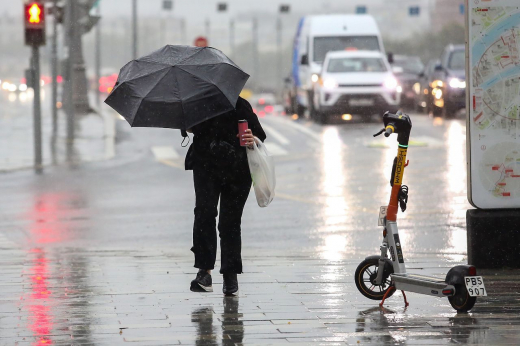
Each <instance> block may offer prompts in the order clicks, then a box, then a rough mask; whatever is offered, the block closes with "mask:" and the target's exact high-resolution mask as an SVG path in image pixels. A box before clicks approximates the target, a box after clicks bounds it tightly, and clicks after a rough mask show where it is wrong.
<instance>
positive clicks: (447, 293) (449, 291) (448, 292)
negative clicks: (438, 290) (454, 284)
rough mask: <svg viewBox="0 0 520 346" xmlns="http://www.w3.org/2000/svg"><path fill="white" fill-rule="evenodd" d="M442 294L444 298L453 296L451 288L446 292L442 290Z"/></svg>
mask: <svg viewBox="0 0 520 346" xmlns="http://www.w3.org/2000/svg"><path fill="white" fill-rule="evenodd" d="M442 294H444V295H445V296H450V295H452V294H453V290H452V289H451V288H450V289H447V290H442Z"/></svg>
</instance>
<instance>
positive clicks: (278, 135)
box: [262, 124, 291, 145]
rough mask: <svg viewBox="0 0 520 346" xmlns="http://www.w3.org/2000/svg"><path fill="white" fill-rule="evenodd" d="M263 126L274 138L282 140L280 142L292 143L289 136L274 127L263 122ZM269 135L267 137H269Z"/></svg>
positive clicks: (284, 143)
mask: <svg viewBox="0 0 520 346" xmlns="http://www.w3.org/2000/svg"><path fill="white" fill-rule="evenodd" d="M262 127H263V128H264V129H265V130H266V131H267V132H268V134H269V136H273V138H274V139H276V140H277V141H278V142H280V144H283V145H286V144H289V143H291V141H289V140H288V139H287V137H285V136H284V135H282V134H281V133H280V132H278V131H276V130H275V129H273V128H272V127H271V126H269V125H265V124H263V125H262ZM269 136H267V137H268V138H269Z"/></svg>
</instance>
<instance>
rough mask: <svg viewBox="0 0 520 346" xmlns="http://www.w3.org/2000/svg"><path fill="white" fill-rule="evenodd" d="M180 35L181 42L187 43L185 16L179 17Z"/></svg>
mask: <svg viewBox="0 0 520 346" xmlns="http://www.w3.org/2000/svg"><path fill="white" fill-rule="evenodd" d="M181 37H182V44H188V38H187V36H186V18H181Z"/></svg>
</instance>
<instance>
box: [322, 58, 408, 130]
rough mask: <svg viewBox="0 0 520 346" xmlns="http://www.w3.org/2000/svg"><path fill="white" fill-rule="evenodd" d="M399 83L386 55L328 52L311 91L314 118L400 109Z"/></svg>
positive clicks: (367, 115)
mask: <svg viewBox="0 0 520 346" xmlns="http://www.w3.org/2000/svg"><path fill="white" fill-rule="evenodd" d="M398 86H399V85H398V81H397V79H396V78H395V77H394V75H393V74H392V71H391V67H390V65H389V63H388V61H387V58H386V56H385V54H383V53H381V52H374V51H338V52H329V53H327V55H326V57H325V61H324V63H323V69H322V72H321V75H320V77H319V80H318V83H315V89H314V99H313V101H314V109H315V118H316V120H318V121H319V122H326V121H327V118H328V117H330V116H334V115H349V114H350V115H352V114H358V115H363V116H366V117H371V116H372V115H373V114H383V113H384V112H386V111H391V112H395V111H397V109H398V108H399V102H400V98H401V94H400V92H399V91H398Z"/></svg>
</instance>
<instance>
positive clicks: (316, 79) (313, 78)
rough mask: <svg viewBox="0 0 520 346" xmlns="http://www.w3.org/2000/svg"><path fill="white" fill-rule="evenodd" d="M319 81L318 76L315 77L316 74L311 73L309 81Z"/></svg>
mask: <svg viewBox="0 0 520 346" xmlns="http://www.w3.org/2000/svg"><path fill="white" fill-rule="evenodd" d="M319 80H320V76H319V75H317V74H316V73H313V74H312V76H311V81H312V82H313V83H317V82H318V81H319Z"/></svg>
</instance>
